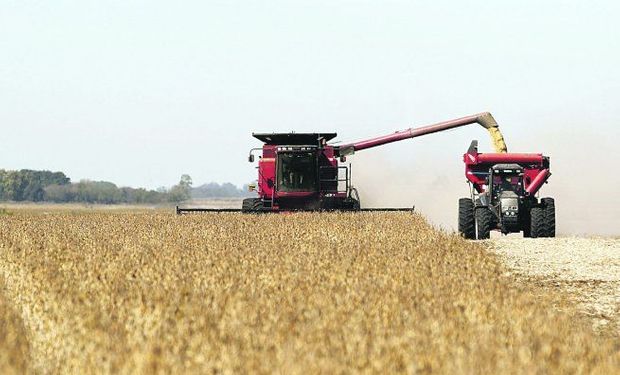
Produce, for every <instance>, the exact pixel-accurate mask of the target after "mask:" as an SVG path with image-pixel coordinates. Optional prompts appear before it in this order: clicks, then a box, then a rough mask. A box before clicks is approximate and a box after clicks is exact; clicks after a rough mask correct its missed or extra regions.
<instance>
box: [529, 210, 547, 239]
mask: <svg viewBox="0 0 620 375" xmlns="http://www.w3.org/2000/svg"><path fill="white" fill-rule="evenodd" d="M545 224H546V220H545V211H544V210H543V208H542V207H532V209H531V210H530V235H531V237H532V238H538V237H546V236H545V235H546V234H547V226H546V225H545Z"/></svg>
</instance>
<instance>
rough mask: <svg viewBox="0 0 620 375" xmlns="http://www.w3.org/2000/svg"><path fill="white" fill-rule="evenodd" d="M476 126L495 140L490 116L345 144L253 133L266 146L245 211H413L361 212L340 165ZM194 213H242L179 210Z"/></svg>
mask: <svg viewBox="0 0 620 375" xmlns="http://www.w3.org/2000/svg"><path fill="white" fill-rule="evenodd" d="M474 123H478V124H480V125H482V126H483V127H485V128H487V129H489V131H491V134H492V135H494V134H495V135H496V137H497V134H499V130H498V129H497V123H496V122H495V120H494V119H493V117H492V116H491V114H490V113H488V112H485V113H480V114H476V115H472V116H467V117H462V118H458V119H455V120H450V121H444V122H440V123H437V124H433V125H429V126H425V127H420V128H410V129H407V130H403V131H399V132H395V133H393V134H388V135H384V136H381V137H377V138H371V139H367V140H363V141H359V142H353V143H348V144H343V145H335V144H330V143H329V142H330V141H332V140H333V139H334V138H335V137H336V133H260V134H257V133H254V134H253V136H254V137H255V138H256V139H258V140H260V141H261V142H263V146H262V147H259V148H253V149H252V150H250V155H249V158H248V159H249V161H250V162H254V160H255V159H254V158H255V156H254V152H255V151H259V152H260V155H259V156H258V158H259V160H258V186H257V188H258V189H257V192H258V197H256V198H247V199H245V200H243V204H242V208H241V211H242V212H246V213H251V212H278V211H317V210H345V211H359V210H383V211H394V210H412V208H402V209H394V208H392V209H362V208H361V204H360V198H359V195H358V193H357V190H356V189H355V188H354V187H352V186H351V169H350V166H345V165H340V164H339V162H340V163H344V162H345V161H346V158H347V156H349V155H352V154H353V153H355V152H356V151H361V150H365V149H368V148H372V147H377V146H381V145H384V144H387V143H391V142H396V141H401V140H405V139H409V138H415V137H419V136H422V135H425V134H431V133H435V132H440V131H443V130H448V129H453V128H456V127H460V126H464V125H469V124H474ZM500 139H501V134H500ZM501 144H502V145H503V139H501ZM500 148H501V147H500ZM499 151H502V150H499ZM254 188H256V186H254ZM191 211H239V210H238V209H226V210H221V209H200V208H178V207H177V213H184V212H191Z"/></svg>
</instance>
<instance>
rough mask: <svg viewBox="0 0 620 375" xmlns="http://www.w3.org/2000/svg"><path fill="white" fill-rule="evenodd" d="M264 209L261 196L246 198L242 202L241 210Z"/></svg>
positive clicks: (250, 211)
mask: <svg viewBox="0 0 620 375" xmlns="http://www.w3.org/2000/svg"><path fill="white" fill-rule="evenodd" d="M262 210H263V200H262V199H260V198H246V199H244V200H243V203H242V204H241V212H243V213H246V214H247V213H252V212H261V211H262Z"/></svg>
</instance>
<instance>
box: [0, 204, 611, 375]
mask: <svg viewBox="0 0 620 375" xmlns="http://www.w3.org/2000/svg"><path fill="white" fill-rule="evenodd" d="M505 274H506V270H505V268H504V267H503V266H502V265H500V264H499V263H498V262H497V261H496V259H495V257H493V256H491V255H489V254H488V253H487V252H486V250H485V249H484V248H482V247H480V246H479V245H477V244H474V243H471V242H467V241H464V240H462V239H460V238H458V237H457V236H454V235H451V234H448V233H443V232H438V231H436V230H434V229H433V228H431V227H429V225H428V224H427V223H426V222H425V221H424V219H423V218H422V217H421V216H419V215H414V214H410V213H387V214H386V213H364V214H345V213H340V214H291V215H259V216H254V215H251V216H248V215H238V214H204V215H188V216H183V217H178V216H174V215H170V214H157V213H153V214H146V213H141V214H131V213H124V212H122V213H114V212H104V213H90V214H89V213H79V214H78V213H75V214H62V213H54V214H50V215H35V214H32V213H19V212H16V213H15V214H14V215H12V216H7V217H3V219H2V221H0V276H1V277H2V278H3V279H4V283H5V292H6V293H5V294H6V296H7V299H8V300H9V301H10V303H11V304H12V308H13V309H14V311H16V312H17V313H18V315H20V316H21V318H22V320H23V326H24V327H25V330H27V331H28V334H27V335H25V336H26V337H28V338H29V345H30V350H29V353H30V355H29V358H28V361H29V363H30V365H31V366H32V368H34V369H35V370H36V371H37V372H40V373H55V372H72V373H77V372H95V371H96V372H102V371H103V372H114V373H117V372H122V373H125V372H139V373H140V372H141V373H147V372H148V373H151V372H153V371H165V372H172V373H180V372H188V371H189V372H201V373H204V372H210V371H215V370H221V371H224V372H263V373H264V372H273V371H274V370H280V371H282V372H285V373H307V372H309V371H310V372H318V371H329V372H342V371H345V370H360V371H370V372H415V371H417V372H430V371H432V372H450V373H474V372H476V373H480V372H482V373H496V372H499V371H501V372H504V373H505V372H526V373H532V372H549V371H554V372H560V371H561V372H600V373H609V372H611V371H615V370H616V369H617V368H618V365H619V353H618V342H617V340H614V339H613V338H604V337H599V336H597V335H595V334H593V333H592V330H591V329H590V327H589V326H588V324H587V323H584V322H582V321H581V320H580V318H579V317H577V316H575V315H574V313H573V309H572V308H571V306H570V305H569V304H567V303H565V301H563V300H561V299H559V298H556V297H553V296H549V295H541V294H540V293H539V292H540V291H539V290H531V289H529V287H528V286H527V285H525V286H524V285H523V284H517V283H514V282H513V280H512V279H511V278H510V277H508V276H505Z"/></svg>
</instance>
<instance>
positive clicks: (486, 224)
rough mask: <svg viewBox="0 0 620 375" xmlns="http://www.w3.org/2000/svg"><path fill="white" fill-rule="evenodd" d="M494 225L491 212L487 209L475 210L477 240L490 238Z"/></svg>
mask: <svg viewBox="0 0 620 375" xmlns="http://www.w3.org/2000/svg"><path fill="white" fill-rule="evenodd" d="M493 224H495V217H494V216H493V212H491V210H489V208H488V207H479V208H476V232H477V234H478V239H479V240H488V239H489V238H491V229H493V227H494V225H493Z"/></svg>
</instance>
